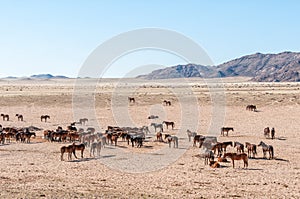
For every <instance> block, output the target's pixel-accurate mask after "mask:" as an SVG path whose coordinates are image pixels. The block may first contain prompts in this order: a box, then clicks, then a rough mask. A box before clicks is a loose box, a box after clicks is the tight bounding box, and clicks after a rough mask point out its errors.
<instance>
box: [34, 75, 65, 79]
mask: <svg viewBox="0 0 300 199" xmlns="http://www.w3.org/2000/svg"><path fill="white" fill-rule="evenodd" d="M30 78H35V79H67V78H68V77H66V76H63V75H57V76H53V75H51V74H38V75H31V76H30Z"/></svg>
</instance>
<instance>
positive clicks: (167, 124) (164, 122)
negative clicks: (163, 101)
mask: <svg viewBox="0 0 300 199" xmlns="http://www.w3.org/2000/svg"><path fill="white" fill-rule="evenodd" d="M162 123H163V124H166V127H167V129H168V128H169V126H171V127H172V130H173V129H174V126H175V123H174V122H168V121H163V122H162Z"/></svg>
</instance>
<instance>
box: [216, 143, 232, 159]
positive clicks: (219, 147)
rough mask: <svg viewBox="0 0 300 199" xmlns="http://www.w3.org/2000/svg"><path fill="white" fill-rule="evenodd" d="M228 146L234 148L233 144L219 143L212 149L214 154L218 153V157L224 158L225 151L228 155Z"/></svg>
mask: <svg viewBox="0 0 300 199" xmlns="http://www.w3.org/2000/svg"><path fill="white" fill-rule="evenodd" d="M227 146H232V142H230V141H229V142H218V143H217V144H215V145H214V146H213V147H212V151H214V154H216V151H218V156H222V152H223V151H224V153H226V148H227Z"/></svg>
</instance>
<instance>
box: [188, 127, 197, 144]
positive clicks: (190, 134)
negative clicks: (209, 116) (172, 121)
mask: <svg viewBox="0 0 300 199" xmlns="http://www.w3.org/2000/svg"><path fill="white" fill-rule="evenodd" d="M186 133H187V135H188V138H189V142H190V141H191V138H194V137H195V136H196V135H197V133H196V132H192V131H190V130H189V129H188V130H186Z"/></svg>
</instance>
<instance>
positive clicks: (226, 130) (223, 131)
mask: <svg viewBox="0 0 300 199" xmlns="http://www.w3.org/2000/svg"><path fill="white" fill-rule="evenodd" d="M229 131H234V129H233V128H232V127H222V128H221V135H222V136H225V132H226V133H227V134H226V136H228V132H229Z"/></svg>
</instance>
